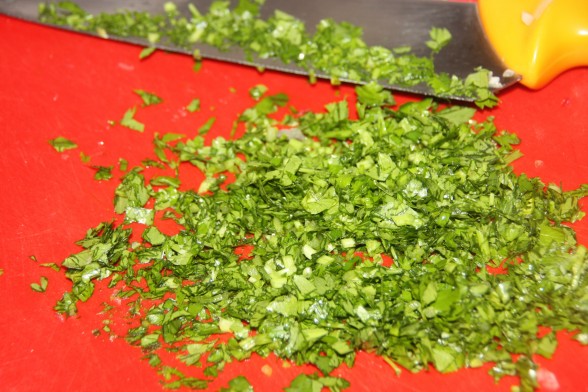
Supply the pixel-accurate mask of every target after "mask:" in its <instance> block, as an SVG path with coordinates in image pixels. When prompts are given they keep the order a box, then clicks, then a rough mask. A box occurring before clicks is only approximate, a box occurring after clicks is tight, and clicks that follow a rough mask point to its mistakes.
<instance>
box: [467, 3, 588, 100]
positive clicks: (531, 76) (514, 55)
mask: <svg viewBox="0 0 588 392" xmlns="http://www.w3.org/2000/svg"><path fill="white" fill-rule="evenodd" d="M478 10H479V15H480V19H481V21H482V26H483V27H484V30H485V33H486V35H487V38H488V40H489V41H490V44H491V45H492V46H493V48H494V49H495V51H496V52H497V54H498V55H499V56H500V57H501V58H502V61H503V62H504V63H505V65H506V66H507V67H508V68H509V69H511V70H513V71H514V72H516V73H517V74H519V75H521V76H522V80H521V83H523V84H524V85H525V86H527V87H530V88H540V87H543V86H544V85H545V84H547V83H549V82H550V81H551V80H552V79H554V78H555V77H556V76H558V75H559V74H561V73H562V72H564V71H566V70H568V69H571V68H575V67H580V66H588V0H478Z"/></svg>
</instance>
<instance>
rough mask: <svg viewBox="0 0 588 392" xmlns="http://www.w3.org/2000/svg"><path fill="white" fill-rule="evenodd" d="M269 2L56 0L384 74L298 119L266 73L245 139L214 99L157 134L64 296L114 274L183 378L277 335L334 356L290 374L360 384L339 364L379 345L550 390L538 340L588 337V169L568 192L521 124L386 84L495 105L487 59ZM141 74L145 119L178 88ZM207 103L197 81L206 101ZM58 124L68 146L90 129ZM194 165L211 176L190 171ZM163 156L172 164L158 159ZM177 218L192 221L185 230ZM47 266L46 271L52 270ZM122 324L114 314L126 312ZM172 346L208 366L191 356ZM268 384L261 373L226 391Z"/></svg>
mask: <svg viewBox="0 0 588 392" xmlns="http://www.w3.org/2000/svg"><path fill="white" fill-rule="evenodd" d="M261 3H262V1H248V0H242V1H240V2H239V4H238V5H237V7H236V8H234V9H231V8H230V5H229V2H225V1H214V2H213V4H212V6H211V7H210V9H209V11H208V13H201V12H200V11H199V10H197V9H196V8H195V7H194V6H190V12H191V19H189V20H188V19H186V18H184V17H182V16H181V15H180V14H179V13H178V12H177V9H176V7H175V6H174V5H173V4H171V3H167V4H166V5H165V13H164V14H163V15H159V16H157V15H155V16H154V15H148V14H146V13H137V12H121V13H118V14H112V15H106V14H100V15H90V14H88V13H86V12H85V11H84V10H82V9H81V8H79V7H78V6H77V5H75V4H74V3H71V2H60V3H58V4H47V5H42V6H41V7H40V17H41V19H42V20H43V21H45V22H50V23H56V24H63V25H68V26H70V27H72V28H74V29H80V30H86V31H92V32H96V33H98V34H99V35H101V36H108V35H113V36H115V35H116V36H123V37H127V36H133V37H143V38H146V39H147V40H149V42H151V43H153V44H155V43H160V42H164V43H165V42H171V43H173V44H175V45H178V46H181V47H185V48H191V47H192V45H193V44H195V43H205V44H208V45H212V46H214V47H217V48H219V49H221V50H227V49H229V48H231V47H235V46H236V47H239V48H241V49H242V50H244V52H245V53H246V55H247V56H249V58H250V59H254V58H255V57H261V58H270V57H271V58H278V59H280V60H281V61H284V62H291V63H296V64H298V65H299V66H301V67H303V68H305V69H306V70H307V71H308V72H309V73H310V75H311V78H312V75H314V74H315V73H326V74H328V75H329V76H330V77H331V80H332V81H333V82H335V83H337V82H338V81H339V80H344V79H345V80H356V81H363V82H365V83H366V84H365V85H363V86H361V87H357V88H356V93H357V94H356V95H357V101H358V103H357V108H356V109H357V110H356V112H357V117H355V116H351V115H350V108H349V104H348V102H347V101H345V100H343V101H340V102H333V103H331V104H329V105H327V106H326V108H325V111H324V112H321V113H312V112H307V113H297V112H295V111H293V112H291V113H289V114H287V115H285V116H283V119H282V120H280V121H278V120H276V118H278V117H277V115H276V111H278V109H279V108H283V107H286V105H287V102H288V98H287V96H286V95H284V94H275V95H270V94H269V93H268V89H267V88H266V87H265V86H263V85H257V86H255V87H254V88H252V89H251V90H250V91H249V95H250V97H251V98H252V99H253V101H254V105H253V106H252V107H251V108H249V109H247V110H245V111H244V112H243V113H242V114H241V115H240V116H239V119H238V125H237V126H236V127H237V128H239V127H240V128H244V129H245V133H244V136H242V137H240V138H238V139H235V140H230V139H226V138H223V137H217V138H214V139H213V140H212V141H211V142H210V143H208V142H205V140H208V139H205V135H206V134H207V133H208V132H209V131H210V130H211V128H212V127H213V126H214V123H215V119H214V118H211V119H209V120H208V121H206V122H204V123H203V124H202V126H201V127H200V129H199V130H198V132H197V135H196V136H194V135H192V136H189V137H186V136H184V135H179V134H171V133H170V134H163V135H159V134H156V135H155V138H154V146H155V156H156V157H157V160H153V159H147V160H145V161H143V163H142V165H139V166H136V167H128V166H127V165H128V163H127V162H126V161H121V162H119V168H120V170H121V171H124V172H125V174H124V176H123V178H122V180H121V182H120V184H119V185H118V187H117V189H116V191H115V195H114V209H115V212H116V213H117V214H120V220H118V222H119V223H118V224H115V223H113V222H104V223H101V224H99V225H98V226H96V227H95V228H92V229H90V230H89V231H88V232H87V234H86V236H85V238H84V239H82V240H80V241H78V244H79V245H80V246H81V247H82V250H81V251H80V252H79V253H76V254H73V255H71V256H70V257H68V258H67V259H66V260H64V261H63V263H62V267H63V268H65V269H66V274H67V277H68V278H69V279H70V280H71V281H72V283H73V286H72V289H71V291H69V292H67V293H65V294H64V295H63V297H62V299H61V300H60V301H59V302H58V303H57V305H56V307H55V309H56V310H57V311H59V312H61V313H65V314H68V315H73V314H75V313H76V311H77V306H78V305H79V303H80V302H85V301H87V300H88V299H89V298H90V297H91V296H92V295H93V293H94V290H95V285H96V284H97V283H98V281H105V282H104V283H103V284H106V285H107V286H108V287H109V288H110V289H112V290H114V291H115V293H116V296H118V297H119V298H121V299H124V302H123V305H119V306H123V307H128V310H129V312H128V322H129V324H130V325H131V327H130V329H129V330H128V331H127V334H126V339H127V340H128V341H129V342H130V343H131V344H134V345H137V346H140V347H141V348H142V349H143V350H144V351H145V352H146V358H147V359H148V360H149V363H150V364H152V365H153V366H154V367H156V368H157V369H158V371H159V372H160V374H161V375H162V377H163V378H164V380H165V382H166V385H167V387H169V388H178V387H190V388H194V389H205V388H207V387H208V386H209V383H210V381H211V380H212V379H213V378H214V377H215V376H217V375H218V373H219V372H220V371H222V369H223V368H224V366H225V365H226V364H227V363H229V362H232V361H239V360H244V359H246V358H249V357H250V356H251V355H253V354H257V355H261V356H268V355H269V354H272V353H273V354H274V355H277V356H278V357H280V358H283V359H287V360H290V361H293V362H294V363H296V364H312V365H314V366H315V367H316V369H317V370H318V372H317V373H315V374H311V375H300V376H298V377H296V378H295V379H294V380H293V381H292V383H291V384H290V386H289V387H287V388H286V390H288V391H315V390H316V391H319V390H321V389H322V388H328V389H330V390H333V391H339V390H342V389H345V388H346V387H348V386H349V383H348V382H347V381H346V380H343V379H341V378H338V377H335V376H333V371H334V370H335V369H336V368H338V367H339V366H340V365H342V364H347V365H352V364H353V362H354V360H355V355H356V353H357V351H358V350H365V351H369V352H375V353H377V354H378V355H380V356H382V357H383V358H384V359H385V360H386V362H388V363H390V365H391V367H392V368H393V369H394V370H396V371H399V369H400V367H399V366H401V367H404V368H406V369H409V370H410V371H420V370H423V369H427V368H428V367H429V366H434V367H435V368H436V369H437V370H439V371H440V372H451V371H455V370H457V369H460V368H463V367H480V366H482V365H483V364H485V363H487V362H491V363H493V364H494V365H493V367H492V369H491V371H490V373H491V374H492V376H494V377H495V378H496V379H499V378H500V377H502V376H504V375H517V376H519V377H520V380H521V383H520V389H522V390H533V389H534V388H535V387H536V386H537V380H536V368H537V365H536V364H535V362H534V361H533V359H534V356H535V355H542V356H545V357H550V356H551V355H552V353H553V352H554V351H555V349H556V347H557V339H556V332H558V331H561V330H568V331H571V332H572V333H573V335H574V336H575V338H576V339H577V340H578V341H580V342H581V343H582V344H586V343H588V325H587V324H588V278H587V268H588V267H587V266H588V263H587V262H588V255H587V252H586V248H585V247H583V246H581V245H578V244H576V241H575V233H574V232H573V230H572V229H571V228H569V227H568V226H566V225H565V224H564V223H566V222H574V221H577V220H578V219H581V218H582V217H583V215H584V213H583V212H582V211H581V210H580V208H579V206H578V200H579V199H580V198H582V197H584V196H586V195H588V185H584V186H581V187H580V188H578V189H576V190H573V191H568V192H564V191H562V190H561V189H560V188H559V187H557V186H555V185H551V184H550V185H545V184H543V183H542V182H541V181H540V180H539V179H536V178H529V177H527V176H525V175H520V176H517V175H515V174H514V173H513V171H512V168H511V167H510V166H509V164H510V163H511V162H512V161H513V160H515V159H517V158H518V157H519V156H520V153H519V152H518V151H517V150H516V149H514V148H513V145H516V144H517V143H518V142H519V140H518V138H517V137H516V136H515V135H513V134H510V133H507V132H504V131H497V129H496V128H495V126H494V124H493V123H492V120H491V119H488V120H486V121H483V122H476V121H473V120H472V117H473V115H474V113H475V110H474V109H471V108H465V107H458V106H450V107H447V108H443V109H441V108H440V107H439V106H438V104H437V103H436V102H435V101H433V100H430V99H427V100H424V101H421V102H413V103H408V104H405V105H402V106H399V107H397V108H394V105H395V103H394V99H393V97H392V95H391V94H390V93H389V92H388V91H386V90H384V89H383V88H382V87H381V86H379V85H378V84H376V83H374V81H380V82H381V81H384V82H386V83H392V84H405V85H411V84H415V83H427V84H428V85H429V86H430V87H431V88H432V89H433V90H434V91H435V92H437V93H438V94H440V95H454V94H464V92H465V93H467V94H469V96H472V97H475V98H476V99H477V101H478V102H477V103H478V105H479V106H482V107H485V106H492V105H494V104H495V103H496V99H495V97H494V96H493V95H492V94H491V93H490V91H489V90H488V76H489V75H488V72H487V71H484V70H479V71H477V72H476V73H474V74H472V75H470V76H469V77H468V78H467V79H466V80H465V81H460V80H458V79H456V78H453V77H450V76H448V75H439V74H436V73H435V72H434V69H433V66H432V60H431V58H417V57H415V56H413V55H412V54H410V52H408V51H407V50H406V48H401V49H395V50H392V51H389V50H387V49H384V48H380V47H368V46H367V45H365V43H364V42H363V41H362V39H361V30H360V29H358V28H357V27H355V26H351V25H349V24H347V23H335V22H334V21H332V20H325V21H323V22H321V23H320V24H319V25H318V26H317V32H316V33H315V34H314V35H309V33H308V32H307V31H306V30H305V26H304V25H303V24H302V23H301V22H300V21H298V20H297V19H295V18H293V17H292V16H290V15H287V14H284V13H281V12H276V13H275V14H274V15H273V16H272V17H270V18H269V19H267V20H263V19H261V18H260V17H259V7H260V5H261ZM237 31H238V32H239V33H238V34H235V32H237ZM449 39H450V35H449V34H448V32H447V31H446V30H444V29H439V28H433V29H432V30H431V40H430V41H428V42H427V43H426V44H427V46H428V47H429V48H430V49H431V51H432V53H433V54H434V53H437V52H438V51H440V50H442V48H443V46H444V45H446V44H447V42H448V40H449ZM153 50H154V47H149V48H146V49H145V50H144V51H143V52H142V53H141V56H142V57H146V56H148V55H149V54H150V53H152V52H153ZM194 55H195V57H196V58H197V59H199V53H198V51H196V52H195V53H194ZM134 92H135V93H136V94H137V95H138V96H139V97H140V98H141V99H142V102H143V104H142V105H141V106H135V107H132V108H130V109H129V110H128V111H127V112H126V113H125V114H124V115H123V118H122V119H121V120H120V121H119V122H118V123H119V124H120V125H121V126H123V127H126V128H129V129H132V130H135V131H139V132H143V131H144V129H145V124H143V123H141V122H139V121H138V120H136V118H135V114H136V112H137V111H138V110H143V107H145V106H150V105H155V104H159V103H161V102H162V98H160V97H159V96H157V95H156V94H154V93H152V92H147V91H145V90H135V91H134ZM200 107H201V100H200V99H199V98H194V99H193V100H192V101H191V102H190V103H188V104H187V106H186V107H185V110H186V111H188V112H190V113H193V112H197V111H199V109H200ZM281 110H285V109H281ZM235 129H236V128H235ZM231 132H232V131H231ZM231 134H232V133H231ZM58 139H59V138H57V139H54V140H53V141H51V144H52V145H53V146H54V147H55V148H56V149H57V147H59V148H60V149H65V148H74V147H75V144H74V143H73V142H69V141H67V140H65V139H63V138H62V139H63V140H58ZM66 142H68V143H69V144H68V143H66ZM64 146H65V147H64ZM181 165H186V166H189V165H192V166H194V167H196V168H198V169H199V170H200V171H201V172H202V173H203V174H204V177H205V178H204V180H203V181H202V182H201V183H200V184H182V180H183V179H182V178H181V177H180V176H179V174H178V173H179V167H180V166H181ZM148 167H149V168H151V170H153V169H154V168H155V169H157V170H161V171H162V173H161V175H154V176H150V175H147V174H146V170H144V169H146V168H148ZM113 168H114V165H112V166H96V167H95V169H96V178H97V179H102V180H108V179H110V178H111V176H112V170H113ZM166 168H167V171H166ZM170 172H171V173H175V175H170ZM228 178H234V180H231V181H229V180H228ZM186 189H188V190H186ZM162 219H167V220H170V221H174V222H175V223H176V224H177V227H178V230H177V232H176V233H175V234H166V233H168V232H169V231H166V230H163V227H162V224H163V223H165V222H163V220H162ZM133 234H135V235H134V236H132V235H133ZM46 285H47V281H46V280H43V278H41V282H40V283H33V284H32V285H31V288H32V289H33V290H36V291H44V289H45V287H46ZM106 321H107V320H106ZM103 330H104V331H105V332H109V331H111V330H110V326H109V324H108V323H106V324H105V325H104V328H103ZM163 352H169V353H171V354H172V355H173V356H175V358H176V359H177V360H178V361H180V362H182V363H183V364H185V365H188V366H202V367H203V370H201V371H200V372H196V373H198V376H197V377H195V376H192V375H190V376H188V375H184V374H183V373H182V372H181V371H180V370H178V367H177V366H169V365H168V364H167V362H166V360H164V359H162V357H163V356H162V355H160V354H162V353H163ZM252 388H253V387H252V386H251V385H250V383H249V382H248V381H247V380H246V379H245V378H244V377H242V376H240V377H237V378H235V379H233V380H232V381H231V382H230V383H229V384H228V389H226V390H235V391H249V390H252Z"/></svg>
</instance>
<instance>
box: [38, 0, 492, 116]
mask: <svg viewBox="0 0 588 392" xmlns="http://www.w3.org/2000/svg"><path fill="white" fill-rule="evenodd" d="M263 3H264V1H263V0H240V1H239V2H238V5H237V6H236V7H234V8H231V2H229V1H221V0H215V1H213V2H212V3H211V5H210V7H209V9H208V11H207V12H203V11H202V10H199V9H198V8H197V7H196V6H195V5H194V4H188V8H189V16H185V15H183V14H180V13H179V12H178V9H177V7H176V6H175V5H174V4H173V3H165V6H164V7H163V8H164V9H162V11H163V12H162V14H159V15H152V14H150V13H147V12H138V11H128V10H122V11H120V12H117V13H112V14H107V13H100V14H96V15H93V14H90V13H88V12H86V11H85V10H84V9H82V8H81V7H80V6H79V5H77V4H75V3H74V2H70V1H62V2H59V3H56V4H54V3H47V4H41V5H40V8H39V19H40V20H41V21H42V22H45V23H51V24H56V25H64V26H68V27H70V28H72V29H74V30H80V31H87V32H92V33H95V34H98V35H100V36H102V37H109V36H113V37H133V38H141V39H144V40H146V41H147V42H149V44H150V45H156V44H160V45H163V46H165V45H170V44H171V45H172V46H174V47H179V48H183V49H184V50H188V51H194V52H193V54H194V57H195V58H196V59H200V57H201V56H200V51H199V50H198V49H197V48H196V45H199V44H200V45H209V46H211V47H214V48H217V49H219V50H220V51H228V50H232V49H235V48H238V49H239V50H242V51H243V53H244V55H245V58H246V60H247V61H249V62H252V63H255V59H277V60H280V61H281V62H283V63H286V64H294V65H296V66H298V67H300V68H301V69H302V70H304V71H305V72H307V73H308V74H309V75H310V79H311V80H314V78H315V77H316V75H325V76H327V77H328V78H330V79H331V81H332V82H333V83H334V84H338V83H340V81H341V80H347V81H354V82H370V81H377V82H381V83H386V84H389V85H396V86H403V87H409V86H415V85H418V84H423V85H426V86H427V87H428V88H429V89H430V91H431V92H432V93H433V94H434V95H437V96H440V97H465V98H470V99H473V100H475V101H476V103H477V104H478V106H480V107H491V106H494V105H495V104H496V103H497V99H496V97H495V96H494V94H493V93H492V92H491V91H490V90H489V81H490V77H491V74H490V72H489V71H487V70H484V69H478V70H472V73H471V74H470V75H469V76H467V77H466V78H464V79H463V80H462V79H460V78H458V77H456V76H452V75H448V74H445V73H437V72H436V71H435V67H434V65H433V57H432V56H433V55H434V54H435V53H437V52H439V51H440V50H441V49H442V48H443V46H445V45H446V44H447V43H448V42H449V41H450V39H451V34H450V33H449V31H448V30H446V29H444V28H441V27H434V28H432V30H431V32H430V40H429V41H427V42H426V45H427V46H428V47H429V48H430V49H431V52H432V55H431V57H418V56H415V55H414V54H412V53H411V49H410V48H408V47H402V48H395V49H388V48H384V47H381V46H369V45H367V44H366V43H365V41H364V40H363V38H362V34H363V33H362V29H361V28H359V27H357V26H354V25H352V24H350V23H347V22H337V21H334V20H332V19H323V20H321V21H320V22H319V23H318V24H317V26H316V32H314V33H310V32H309V31H307V26H305V24H304V22H302V21H301V20H299V19H297V18H295V17H293V16H292V15H289V14H287V13H285V12H282V11H275V13H274V14H273V15H272V16H271V17H269V18H267V19H263V18H261V17H260V7H261V6H262V4H263ZM154 50H155V46H150V47H147V48H145V49H144V50H143V51H142V52H141V55H140V56H141V58H145V57H147V56H149V55H151V54H152V53H153V51H154Z"/></svg>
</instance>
